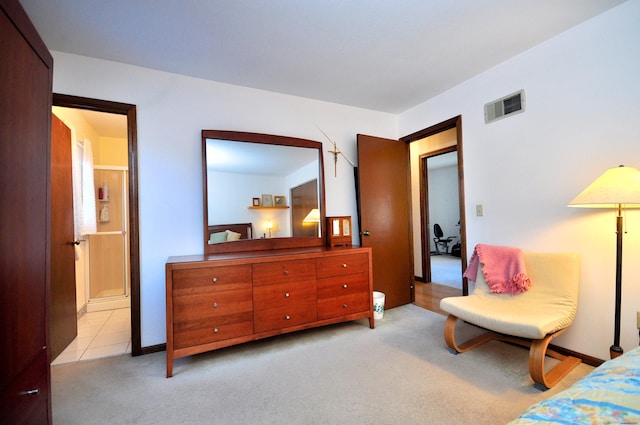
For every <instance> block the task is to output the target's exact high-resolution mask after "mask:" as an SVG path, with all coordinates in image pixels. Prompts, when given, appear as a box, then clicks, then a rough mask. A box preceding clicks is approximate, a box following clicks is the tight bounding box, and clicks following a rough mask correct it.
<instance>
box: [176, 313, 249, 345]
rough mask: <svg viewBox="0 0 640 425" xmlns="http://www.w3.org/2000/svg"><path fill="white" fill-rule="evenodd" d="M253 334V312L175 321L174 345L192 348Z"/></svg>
mask: <svg viewBox="0 0 640 425" xmlns="http://www.w3.org/2000/svg"><path fill="white" fill-rule="evenodd" d="M252 333H253V313H252V312H251V311H249V312H244V313H237V314H229V315H226V316H219V317H210V318H206V319H205V318H203V319H199V320H189V321H184V322H178V321H174V324H173V345H174V347H175V348H184V347H191V346H195V345H201V344H206V343H210V342H217V341H223V340H225V339H231V338H236V337H240V336H244V335H251V334H252Z"/></svg>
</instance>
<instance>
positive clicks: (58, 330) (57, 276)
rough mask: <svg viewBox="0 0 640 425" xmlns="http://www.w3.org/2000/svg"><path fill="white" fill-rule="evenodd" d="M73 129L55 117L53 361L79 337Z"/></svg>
mask: <svg viewBox="0 0 640 425" xmlns="http://www.w3.org/2000/svg"><path fill="white" fill-rule="evenodd" d="M72 188H73V183H72V177H71V130H70V129H69V127H67V126H66V125H64V123H63V122H62V121H60V119H59V118H58V117H56V116H55V115H53V114H51V319H50V320H51V328H50V331H51V360H55V358H56V357H58V355H59V354H60V353H62V351H63V350H64V349H65V348H66V347H67V346H68V345H69V344H70V343H71V341H73V340H74V338H75V337H76V335H77V334H78V321H77V304H76V269H75V254H74V245H73V243H72V242H73V239H74V236H73V194H72V193H73V191H72Z"/></svg>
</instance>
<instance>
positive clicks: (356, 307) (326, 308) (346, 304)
mask: <svg viewBox="0 0 640 425" xmlns="http://www.w3.org/2000/svg"><path fill="white" fill-rule="evenodd" d="M369 308H370V306H369V294H368V292H367V293H362V294H351V295H344V296H342V297H335V298H324V299H321V300H318V320H323V319H330V318H333V317H340V316H346V315H348V314H352V313H359V312H362V311H368V310H369Z"/></svg>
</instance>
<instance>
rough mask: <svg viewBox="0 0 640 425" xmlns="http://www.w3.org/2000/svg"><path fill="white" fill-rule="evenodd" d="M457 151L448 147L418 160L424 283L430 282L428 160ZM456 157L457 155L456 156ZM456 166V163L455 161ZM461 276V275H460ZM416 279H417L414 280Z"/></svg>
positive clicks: (452, 147)
mask: <svg viewBox="0 0 640 425" xmlns="http://www.w3.org/2000/svg"><path fill="white" fill-rule="evenodd" d="M456 151H457V146H455V145H454V146H449V147H446V148H443V149H437V150H434V151H431V152H428V153H424V154H421V155H420V157H419V159H418V161H419V162H418V164H419V167H420V170H419V175H420V246H421V249H422V273H423V275H424V276H423V279H424V280H425V282H431V281H432V276H431V238H432V237H433V235H432V233H431V228H432V226H430V225H429V223H430V222H429V218H430V204H429V166H428V161H429V158H433V157H436V156H440V155H444V154H447V153H453V152H456ZM456 156H457V155H456ZM456 166H457V161H456ZM461 274H462V273H461ZM416 279H417V278H416Z"/></svg>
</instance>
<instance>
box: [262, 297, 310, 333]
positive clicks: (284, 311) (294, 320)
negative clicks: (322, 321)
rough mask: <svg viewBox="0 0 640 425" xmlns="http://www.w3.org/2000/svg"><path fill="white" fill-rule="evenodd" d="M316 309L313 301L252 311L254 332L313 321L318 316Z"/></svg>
mask: <svg viewBox="0 0 640 425" xmlns="http://www.w3.org/2000/svg"><path fill="white" fill-rule="evenodd" d="M317 310H318V307H317V304H316V302H315V301H314V302H309V303H297V304H292V305H287V306H282V307H277V308H270V309H266V310H255V311H254V313H253V321H254V329H255V332H256V333H260V332H266V331H271V330H275V329H284V328H288V327H291V326H297V325H302V324H305V323H310V322H315V321H316V320H317V317H318V314H317Z"/></svg>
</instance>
